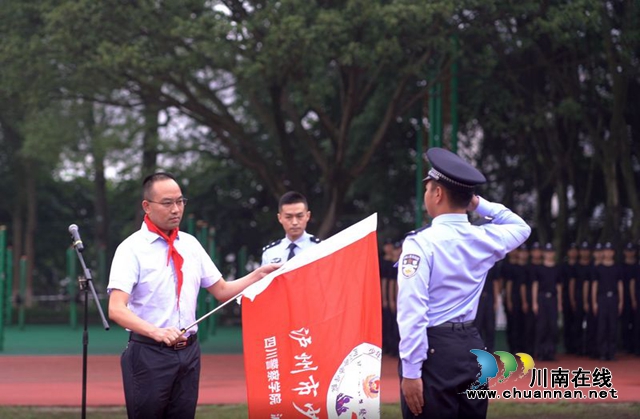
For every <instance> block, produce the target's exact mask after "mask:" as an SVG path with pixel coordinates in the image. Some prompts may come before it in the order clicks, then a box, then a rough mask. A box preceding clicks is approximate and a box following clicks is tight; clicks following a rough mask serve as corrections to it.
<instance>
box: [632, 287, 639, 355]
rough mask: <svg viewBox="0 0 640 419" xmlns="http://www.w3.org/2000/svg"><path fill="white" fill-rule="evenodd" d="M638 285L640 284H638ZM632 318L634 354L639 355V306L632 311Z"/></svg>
mask: <svg viewBox="0 0 640 419" xmlns="http://www.w3.org/2000/svg"><path fill="white" fill-rule="evenodd" d="M638 286H640V284H638ZM636 301H640V295H639V296H638V297H637V299H636ZM633 319H634V323H633V324H634V328H633V335H634V342H635V353H636V355H640V307H638V308H636V310H635V311H634V312H633Z"/></svg>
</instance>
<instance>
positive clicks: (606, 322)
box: [594, 263, 623, 360]
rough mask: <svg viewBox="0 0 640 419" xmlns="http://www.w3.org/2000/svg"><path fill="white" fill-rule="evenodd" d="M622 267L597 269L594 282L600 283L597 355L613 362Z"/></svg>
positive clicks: (615, 265)
mask: <svg viewBox="0 0 640 419" xmlns="http://www.w3.org/2000/svg"><path fill="white" fill-rule="evenodd" d="M622 276H623V272H622V267H621V266H620V265H618V264H615V263H614V264H613V265H611V266H605V265H603V264H600V265H598V266H596V268H595V278H594V281H596V282H597V283H598V293H597V295H596V298H597V302H598V313H597V314H596V320H597V341H596V342H597V348H598V351H597V354H598V357H599V358H600V359H603V360H605V359H606V360H611V359H613V357H614V356H615V354H616V347H617V343H618V342H617V338H616V336H617V333H616V332H617V325H618V302H619V301H620V300H619V299H618V283H619V282H622Z"/></svg>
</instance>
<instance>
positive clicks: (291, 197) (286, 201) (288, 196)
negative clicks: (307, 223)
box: [278, 191, 309, 211]
mask: <svg viewBox="0 0 640 419" xmlns="http://www.w3.org/2000/svg"><path fill="white" fill-rule="evenodd" d="M299 203H303V204H304V207H305V208H306V209H309V204H308V203H307V198H305V197H304V195H302V194H301V193H300V192H296V191H289V192H287V193H285V194H284V195H282V196H281V197H280V202H278V211H281V210H282V206H283V205H290V204H299Z"/></svg>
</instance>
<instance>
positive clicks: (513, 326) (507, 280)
mask: <svg viewBox="0 0 640 419" xmlns="http://www.w3.org/2000/svg"><path fill="white" fill-rule="evenodd" d="M523 246H525V245H523ZM521 247H522V246H521ZM519 252H520V251H519V249H514V250H512V251H511V252H509V255H508V256H507V258H506V259H505V261H504V262H503V264H502V269H501V271H502V280H503V283H504V311H505V314H506V317H507V344H508V345H509V351H511V352H512V353H516V352H520V350H519V346H518V345H519V342H520V340H519V339H520V337H519V336H520V329H521V327H520V324H521V317H522V310H521V306H522V301H521V299H520V285H519V284H518V283H517V282H516V278H517V274H516V270H517V265H518V257H519Z"/></svg>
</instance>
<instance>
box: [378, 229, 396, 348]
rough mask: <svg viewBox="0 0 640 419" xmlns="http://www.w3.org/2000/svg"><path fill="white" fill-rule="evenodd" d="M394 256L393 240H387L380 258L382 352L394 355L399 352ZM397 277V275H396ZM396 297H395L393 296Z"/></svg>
mask: <svg viewBox="0 0 640 419" xmlns="http://www.w3.org/2000/svg"><path fill="white" fill-rule="evenodd" d="M394 259H395V255H394V245H393V240H391V239H387V240H385V242H384V244H383V245H382V255H381V257H380V262H379V263H380V290H381V297H382V352H384V353H385V354H392V353H393V352H394V351H395V352H397V351H398V349H397V348H398V347H397V345H396V346H395V348H394V344H393V329H394V328H396V327H397V326H395V325H396V317H395V314H394V313H393V312H392V304H393V308H394V309H395V301H393V300H392V296H391V295H392V290H391V281H393V282H396V281H397V278H393V275H394V273H395V272H397V271H395V270H394V267H393V265H394V264H395V263H396V261H395V260H394ZM396 276H397V273H396ZM393 297H395V295H394V296H393Z"/></svg>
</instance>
